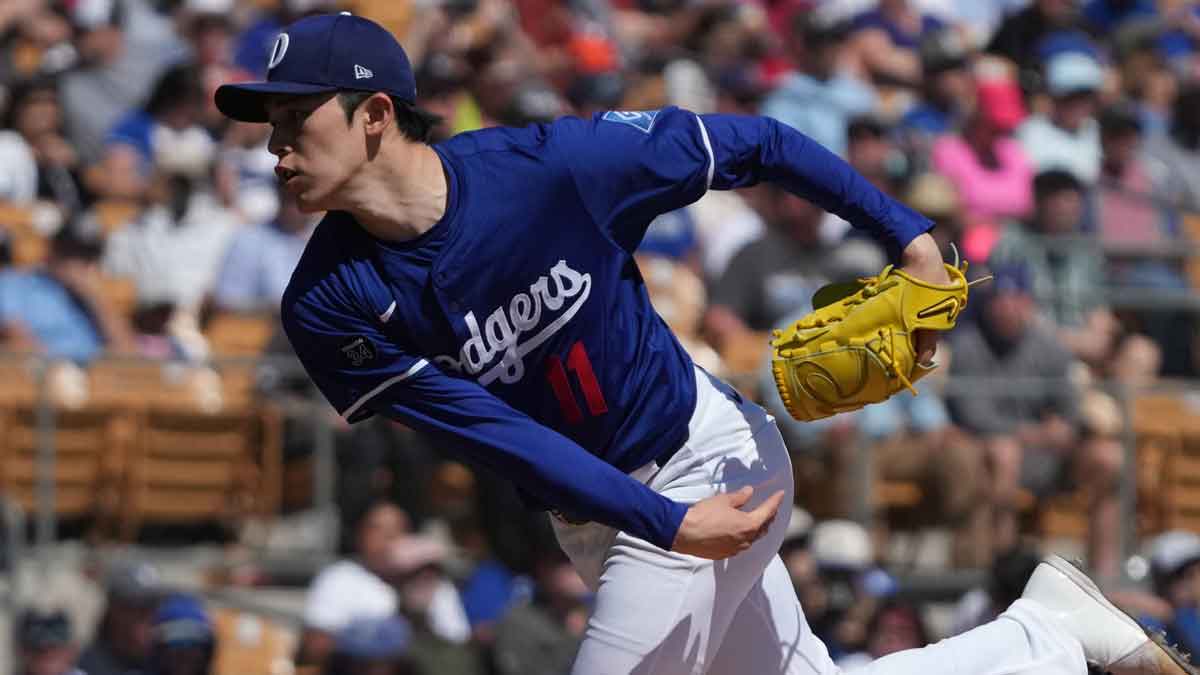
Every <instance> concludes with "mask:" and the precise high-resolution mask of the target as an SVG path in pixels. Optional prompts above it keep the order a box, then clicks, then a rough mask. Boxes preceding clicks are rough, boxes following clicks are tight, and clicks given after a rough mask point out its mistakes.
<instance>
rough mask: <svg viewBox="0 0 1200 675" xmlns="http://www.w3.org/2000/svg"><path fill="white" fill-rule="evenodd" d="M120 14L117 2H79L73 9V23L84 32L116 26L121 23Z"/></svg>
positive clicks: (89, 0)
mask: <svg viewBox="0 0 1200 675" xmlns="http://www.w3.org/2000/svg"><path fill="white" fill-rule="evenodd" d="M120 12H121V7H120V4H119V3H118V2H117V1H116V0H77V2H75V4H74V7H72V8H71V13H70V16H71V23H73V24H74V25H75V27H76V28H78V29H80V30H83V31H89V30H95V29H97V28H105V27H108V26H115V25H117V24H119V23H120V22H121V13H120Z"/></svg>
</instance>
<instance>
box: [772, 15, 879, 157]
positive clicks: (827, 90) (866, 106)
mask: <svg viewBox="0 0 1200 675" xmlns="http://www.w3.org/2000/svg"><path fill="white" fill-rule="evenodd" d="M845 39H846V38H845V28H844V27H842V26H837V25H831V24H829V23H828V22H827V21H826V20H825V19H823V18H822V17H821V16H820V15H819V14H818V13H817V12H799V13H797V15H796V18H795V20H794V25H793V27H792V34H791V36H790V39H789V40H788V46H789V48H790V52H791V57H792V60H793V61H794V62H795V64H796V71H795V72H793V73H790V74H788V75H786V76H784V77H783V79H782V81H781V82H780V83H779V85H778V86H777V87H776V88H775V90H774V91H773V92H772V93H771V94H770V95H768V96H767V98H766V100H764V101H763V105H762V110H761V112H762V114H763V115H766V116H767V117H774V118H775V119H777V120H779V121H780V122H783V123H784V124H787V125H788V126H791V127H793V128H795V129H796V130H798V131H801V132H803V133H805V134H808V135H809V136H811V137H812V138H813V140H815V141H817V142H818V143H820V144H821V145H824V146H825V147H827V148H829V149H830V150H832V151H833V152H835V153H837V154H839V155H843V156H844V155H845V152H846V127H847V126H848V125H849V123H850V120H851V119H853V118H855V117H858V116H860V115H865V114H867V113H869V112H871V111H872V110H874V108H875V104H876V101H875V90H874V89H872V88H871V86H870V85H869V84H868V83H866V82H863V81H862V80H861V79H859V78H858V77H857V76H856V75H855V74H854V73H853V72H851V71H848V70H847V67H846V58H845V54H846V44H845Z"/></svg>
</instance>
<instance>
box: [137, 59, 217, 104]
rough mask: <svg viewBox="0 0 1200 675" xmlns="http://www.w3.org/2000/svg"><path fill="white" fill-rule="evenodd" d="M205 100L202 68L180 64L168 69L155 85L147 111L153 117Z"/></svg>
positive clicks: (148, 100) (147, 102)
mask: <svg viewBox="0 0 1200 675" xmlns="http://www.w3.org/2000/svg"><path fill="white" fill-rule="evenodd" d="M203 100H204V85H203V78H201V76H200V68H199V67H198V66H196V65H194V64H191V63H179V64H176V65H173V66H171V67H170V68H168V69H167V70H166V71H165V72H164V73H163V74H162V76H160V77H159V78H158V82H156V83H155V84H154V89H153V91H151V92H150V98H149V99H147V100H146V105H145V110H146V112H147V113H149V114H150V115H152V116H155V117H157V116H158V115H160V114H162V113H164V112H166V111H168V110H170V109H171V108H172V107H173V106H177V105H180V104H186V103H198V102H200V101H203Z"/></svg>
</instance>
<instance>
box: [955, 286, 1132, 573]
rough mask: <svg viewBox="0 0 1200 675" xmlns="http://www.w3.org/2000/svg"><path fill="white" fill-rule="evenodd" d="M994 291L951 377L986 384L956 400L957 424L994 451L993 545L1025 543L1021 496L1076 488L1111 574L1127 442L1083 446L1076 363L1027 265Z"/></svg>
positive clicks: (958, 338)
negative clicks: (1009, 384)
mask: <svg viewBox="0 0 1200 675" xmlns="http://www.w3.org/2000/svg"><path fill="white" fill-rule="evenodd" d="M993 274H994V277H995V278H994V279H993V280H992V283H991V284H990V287H989V288H988V289H987V290H986V291H977V295H978V296H980V297H979V300H978V301H979V302H981V303H982V305H983V306H982V308H981V311H980V314H979V317H978V321H976V322H973V323H968V324H965V325H961V324H960V325H959V327H958V328H957V329H956V330H955V331H954V333H953V334H952V337H951V342H950V344H951V349H952V351H953V354H954V358H953V360H952V361H951V364H950V376H951V378H955V377H958V378H960V379H962V380H964V381H967V378H985V379H986V380H987V381H985V382H982V383H980V386H978V387H969V388H966V389H959V390H957V391H953V392H951V394H950V396H949V397H948V401H949V403H950V409H951V411H952V414H953V418H954V419H955V421H956V422H957V423H958V424H960V425H961V426H962V427H963V429H964V430H965V431H967V432H968V433H971V434H974V435H975V436H977V437H978V438H979V439H980V440H981V441H982V442H983V443H984V444H985V447H986V449H987V454H988V459H989V460H990V463H991V469H992V489H993V499H994V502H993V503H994V504H995V506H996V510H997V513H996V525H995V537H994V545H995V546H996V548H997V549H998V550H1005V549H1007V548H1009V547H1011V546H1013V545H1015V543H1016V541H1017V534H1018V532H1017V511H1018V507H1019V501H1018V497H1019V493H1020V489H1022V488H1024V489H1027V490H1029V491H1031V492H1032V493H1033V494H1034V495H1035V496H1037V497H1045V496H1049V495H1051V494H1054V493H1056V492H1061V491H1062V490H1063V489H1064V488H1065V487H1067V486H1069V485H1072V484H1073V485H1074V486H1075V487H1076V488H1078V489H1080V490H1083V491H1084V492H1085V493H1086V494H1087V495H1088V496H1089V498H1090V499H1091V505H1090V506H1091V508H1090V511H1089V517H1090V524H1089V525H1090V526H1089V536H1088V556H1089V557H1088V560H1089V563H1090V564H1091V566H1092V568H1093V569H1095V570H1097V571H1098V573H1100V574H1102V575H1107V576H1111V575H1114V574H1115V573H1116V571H1117V564H1118V551H1117V546H1118V543H1117V541H1116V536H1115V535H1116V532H1117V519H1118V517H1119V510H1118V509H1119V505H1118V502H1117V495H1116V487H1117V477H1118V475H1119V473H1120V471H1121V464H1122V452H1121V446H1120V444H1119V443H1114V442H1113V441H1112V439H1109V438H1091V437H1085V438H1083V439H1081V434H1080V417H1079V399H1078V395H1077V393H1076V391H1075V389H1074V387H1073V385H1072V383H1071V381H1070V379H1069V377H1068V369H1069V367H1070V364H1071V355H1070V352H1069V351H1068V350H1067V348H1066V347H1065V346H1064V345H1063V344H1062V343H1061V342H1059V340H1058V339H1057V338H1056V337H1055V335H1054V333H1053V331H1052V330H1050V329H1049V328H1047V327H1046V326H1044V325H1042V324H1041V323H1039V322H1038V321H1036V314H1035V313H1036V306H1035V304H1034V300H1033V297H1032V295H1031V293H1032V278H1031V275H1030V272H1029V269H1028V267H1026V266H1024V265H1020V264H1011V265H1007V266H1004V267H997V268H994V269H993ZM998 376H1004V377H1011V378H1025V379H1026V380H1027V381H1032V382H1033V385H1032V386H1033V388H1030V387H1031V385H1030V384H1026V385H1025V387H1026V388H1023V389H1013V390H1004V389H1002V388H997V387H996V386H995V385H996V384H998V383H997V382H996V380H995V378H997V377H998Z"/></svg>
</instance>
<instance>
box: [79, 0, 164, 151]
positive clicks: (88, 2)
mask: <svg viewBox="0 0 1200 675" xmlns="http://www.w3.org/2000/svg"><path fill="white" fill-rule="evenodd" d="M70 7H71V8H70V10H69V11H70V14H69V16H70V18H71V20H72V22H73V24H74V26H75V30H76V32H77V35H76V38H75V41H74V43H75V47H76V48H77V49H78V52H79V67H78V68H76V69H74V70H72V71H71V72H69V73H66V74H65V75H63V79H62V88H61V94H62V102H63V110H64V112H65V113H66V119H67V130H68V135H69V138H70V139H71V143H72V144H73V145H74V146H75V148H76V150H77V151H78V152H79V155H80V158H81V160H82V161H83V163H84V164H85V165H89V164H91V163H92V162H95V161H96V160H98V159H99V158H100V156H101V151H102V149H103V147H104V139H105V138H106V137H107V136H108V133H109V131H110V130H112V128H113V126H114V125H116V124H117V122H118V121H119V120H120V119H121V117H122V116H124V115H125V114H126V113H128V112H129V111H130V110H132V109H133V108H134V107H135V106H137V105H139V104H141V103H142V102H143V101H144V100H145V98H146V97H147V95H149V94H150V92H151V89H152V88H153V85H154V82H155V81H156V80H157V79H158V77H159V74H160V73H162V72H163V70H165V69H166V68H167V67H168V66H169V65H170V64H171V63H172V62H174V61H177V60H178V59H179V58H180V57H182V56H183V54H184V48H185V47H184V44H183V42H182V41H181V40H180V39H179V37H178V36H177V35H176V34H175V32H174V29H173V26H172V25H171V22H170V21H169V20H168V19H167V17H164V16H162V15H160V14H158V13H157V12H155V11H154V9H153V8H152V7H151V6H150V4H149V2H147V0H120V1H118V0H81V1H80V2H75V3H73V4H72V5H71V6H70Z"/></svg>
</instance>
